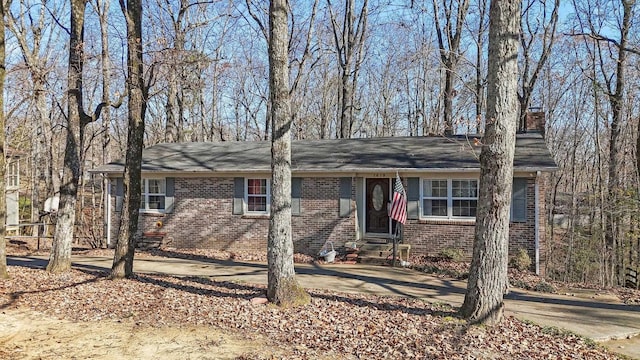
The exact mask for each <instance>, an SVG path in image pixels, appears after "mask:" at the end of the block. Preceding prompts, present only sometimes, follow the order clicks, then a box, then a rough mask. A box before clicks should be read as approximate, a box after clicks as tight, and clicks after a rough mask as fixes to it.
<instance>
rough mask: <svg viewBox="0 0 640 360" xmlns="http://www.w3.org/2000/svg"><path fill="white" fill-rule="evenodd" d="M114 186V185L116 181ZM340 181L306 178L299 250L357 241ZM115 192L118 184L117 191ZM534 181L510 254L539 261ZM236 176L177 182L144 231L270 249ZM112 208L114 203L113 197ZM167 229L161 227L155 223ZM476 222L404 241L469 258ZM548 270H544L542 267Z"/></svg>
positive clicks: (433, 226) (296, 222)
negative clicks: (237, 210) (171, 199)
mask: <svg viewBox="0 0 640 360" xmlns="http://www.w3.org/2000/svg"><path fill="white" fill-rule="evenodd" d="M545 179H546V177H542V178H540V179H539V180H538V181H539V193H540V199H541V200H540V206H541V208H540V217H539V220H540V259H541V263H543V262H544V259H545V256H544V249H545V246H546V242H545V234H546V216H545V207H544V198H545V191H546V181H545ZM114 184H115V182H114ZM339 188H340V179H339V178H304V179H303V184H302V202H301V206H302V211H301V215H299V216H293V217H292V227H293V234H292V235H293V241H294V251H295V252H300V253H306V254H309V255H316V254H317V253H318V251H319V250H320V248H321V247H322V246H323V244H324V243H325V242H326V241H333V242H334V245H335V246H336V247H341V246H343V245H344V243H345V242H346V241H353V240H354V239H355V228H356V227H355V221H356V220H355V179H354V181H353V182H352V196H351V199H352V201H351V203H352V209H353V211H352V214H351V216H350V217H346V218H341V217H339ZM111 193H112V194H115V185H114V187H113V188H112V192H111ZM534 199H535V180H534V179H530V180H529V183H528V189H527V201H528V208H527V221H526V222H524V223H512V224H511V227H510V243H509V253H510V254H514V253H515V252H516V251H517V250H518V249H519V248H524V249H525V250H527V252H528V253H529V256H530V257H531V260H532V261H534V260H535V243H534V240H535V231H534V227H535V209H534V204H535V201H534ZM232 202H233V178H176V179H175V203H174V206H175V208H174V212H173V213H171V214H140V226H139V233H142V232H143V231H144V232H147V231H161V232H166V233H167V236H166V238H165V245H168V246H172V247H178V248H212V249H219V250H229V251H234V250H248V251H265V250H266V246H267V231H268V228H269V219H268V217H267V216H250V215H232ZM111 204H112V209H114V208H115V199H114V198H112V202H111ZM114 215H115V216H113V218H112V219H113V220H112V221H113V225H112V227H111V234H112V245H113V244H114V243H115V238H116V236H117V231H118V223H119V217H118V215H119V213H115V214H114ZM158 221H162V223H163V226H162V228H161V229H157V227H156V223H157V222H158ZM473 233H474V222H473V221H455V220H444V221H442V220H438V221H433V220H409V221H408V222H407V224H406V226H405V229H404V242H405V243H407V244H411V253H412V254H414V255H418V254H426V255H437V254H438V252H440V251H441V250H443V249H445V248H455V249H461V250H463V251H464V252H465V254H466V255H467V257H468V258H470V257H471V252H472V249H473ZM541 270H543V269H541Z"/></svg>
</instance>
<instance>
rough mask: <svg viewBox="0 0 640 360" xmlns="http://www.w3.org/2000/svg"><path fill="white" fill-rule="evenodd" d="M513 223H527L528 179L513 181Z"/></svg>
mask: <svg viewBox="0 0 640 360" xmlns="http://www.w3.org/2000/svg"><path fill="white" fill-rule="evenodd" d="M511 221H513V222H526V221H527V179H523V178H514V179H513V189H512V193H511Z"/></svg>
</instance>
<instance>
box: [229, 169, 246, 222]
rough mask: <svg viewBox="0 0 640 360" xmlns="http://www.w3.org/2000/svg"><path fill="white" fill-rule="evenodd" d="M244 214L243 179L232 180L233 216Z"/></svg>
mask: <svg viewBox="0 0 640 360" xmlns="http://www.w3.org/2000/svg"><path fill="white" fill-rule="evenodd" d="M243 213H244V178H241V177H237V178H233V213H232V214H233V215H242V214H243Z"/></svg>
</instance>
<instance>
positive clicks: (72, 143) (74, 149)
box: [47, 0, 86, 273]
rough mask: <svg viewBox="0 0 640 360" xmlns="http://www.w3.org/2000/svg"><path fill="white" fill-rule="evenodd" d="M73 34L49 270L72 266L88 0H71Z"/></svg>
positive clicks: (60, 269)
mask: <svg viewBox="0 0 640 360" xmlns="http://www.w3.org/2000/svg"><path fill="white" fill-rule="evenodd" d="M70 2H71V31H70V32H71V34H70V35H71V36H70V40H69V69H68V75H67V79H68V86H69V90H68V93H67V105H68V115H67V119H68V120H67V126H66V128H65V129H66V134H65V135H66V142H65V150H64V170H63V172H62V184H61V187H60V206H59V209H58V219H57V222H56V230H55V233H54V236H53V246H52V248H51V254H50V256H49V263H48V264H47V271H49V272H53V273H59V272H64V271H68V270H69V269H71V244H72V242H73V230H74V226H75V220H76V198H77V194H78V182H79V180H80V149H81V148H82V135H81V134H80V131H81V130H80V129H81V125H80V109H81V108H82V67H83V62H84V59H83V58H84V40H83V35H84V34H83V33H84V12H85V5H86V3H85V0H71V1H70Z"/></svg>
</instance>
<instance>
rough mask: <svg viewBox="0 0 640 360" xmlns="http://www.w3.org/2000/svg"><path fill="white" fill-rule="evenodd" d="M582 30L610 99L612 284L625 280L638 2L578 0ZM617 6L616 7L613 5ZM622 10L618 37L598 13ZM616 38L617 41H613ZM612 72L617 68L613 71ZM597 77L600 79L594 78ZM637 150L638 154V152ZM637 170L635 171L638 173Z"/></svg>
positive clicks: (608, 261)
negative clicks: (628, 132)
mask: <svg viewBox="0 0 640 360" xmlns="http://www.w3.org/2000/svg"><path fill="white" fill-rule="evenodd" d="M573 3H574V7H576V9H577V10H578V11H577V16H578V21H579V24H578V26H579V27H580V29H579V30H578V31H574V33H573V34H572V35H574V36H581V37H583V38H584V39H585V41H589V42H593V49H592V50H591V51H592V52H593V55H592V57H593V59H594V62H595V63H594V67H595V68H597V71H598V73H599V76H598V75H596V74H595V71H594V79H593V81H594V82H595V83H596V85H597V87H598V89H599V90H601V91H603V92H604V95H605V96H606V98H607V99H608V103H609V108H610V112H611V114H610V116H611V121H610V124H609V147H608V150H609V151H608V152H609V156H608V160H609V167H608V182H607V194H606V197H607V200H608V201H607V202H608V206H607V207H606V209H605V210H606V211H605V213H606V225H605V249H604V254H603V256H604V271H605V283H606V284H608V285H613V284H615V283H617V282H619V281H623V279H624V274H623V267H622V264H623V263H624V259H623V255H622V254H623V252H622V251H621V246H622V242H623V235H622V227H621V215H622V214H621V213H620V212H618V211H617V209H618V207H619V205H620V204H619V201H621V200H622V199H621V189H624V188H625V184H624V180H623V174H624V168H625V167H624V161H623V160H622V156H623V155H624V152H623V151H622V150H623V148H624V146H623V144H624V139H623V133H622V130H623V128H624V126H625V101H626V99H625V92H626V82H627V80H628V79H627V77H626V68H627V66H628V54H629V53H630V52H632V53H636V54H638V53H639V52H638V51H637V50H634V49H633V48H632V47H630V46H629V31H630V30H631V25H632V23H633V22H632V19H633V10H634V6H635V3H636V2H635V0H619V3H618V2H617V1H615V2H605V3H604V4H600V3H596V4H591V3H589V4H587V6H585V7H580V5H582V4H579V3H576V2H575V1H574V2H573ZM614 3H616V4H617V5H613V4H614ZM612 5H613V8H614V9H615V10H614V11H619V9H617V7H618V6H621V7H622V9H621V10H622V14H621V15H622V19H619V22H618V23H617V26H618V28H617V29H616V30H617V32H618V33H617V34H615V33H613V32H612V30H611V29H610V28H609V27H605V26H604V25H603V20H602V18H601V14H600V13H597V14H596V12H599V11H600V12H601V11H604V10H605V9H611V7H610V6H612ZM613 36H617V38H613ZM612 69H614V70H613V71H612ZM595 76H598V77H597V78H595ZM636 151H638V150H637V149H636ZM637 170H638V169H636V171H637Z"/></svg>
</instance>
